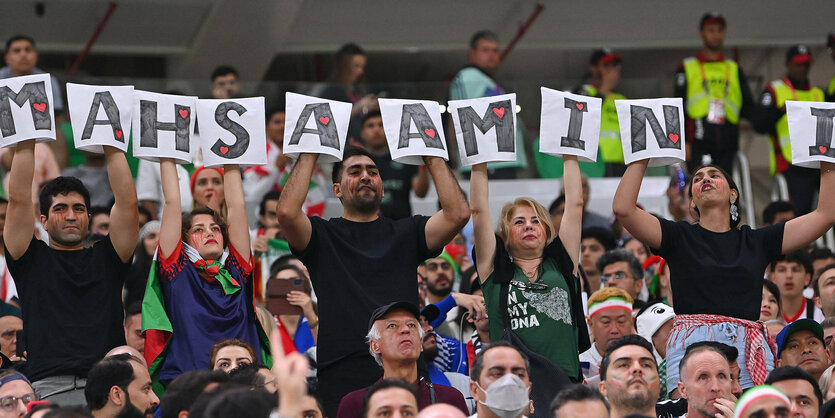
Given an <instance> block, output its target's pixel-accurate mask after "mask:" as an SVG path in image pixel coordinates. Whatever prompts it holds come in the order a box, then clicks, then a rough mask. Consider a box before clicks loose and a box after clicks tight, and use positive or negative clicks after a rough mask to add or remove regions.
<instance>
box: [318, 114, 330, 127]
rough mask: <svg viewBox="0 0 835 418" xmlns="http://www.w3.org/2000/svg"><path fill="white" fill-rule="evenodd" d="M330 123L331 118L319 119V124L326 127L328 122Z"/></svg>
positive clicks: (323, 117)
mask: <svg viewBox="0 0 835 418" xmlns="http://www.w3.org/2000/svg"><path fill="white" fill-rule="evenodd" d="M330 121H331V118H329V117H327V116H322V117H321V118H319V122H322V125H327V124H328V122H330Z"/></svg>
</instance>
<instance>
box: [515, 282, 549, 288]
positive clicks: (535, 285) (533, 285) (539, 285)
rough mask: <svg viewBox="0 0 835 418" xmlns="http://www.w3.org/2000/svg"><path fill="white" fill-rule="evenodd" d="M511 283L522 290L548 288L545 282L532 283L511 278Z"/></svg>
mask: <svg viewBox="0 0 835 418" xmlns="http://www.w3.org/2000/svg"><path fill="white" fill-rule="evenodd" d="M510 284H512V285H513V286H516V287H518V288H519V289H522V290H548V285H547V284H544V283H531V282H523V281H519V280H511V281H510Z"/></svg>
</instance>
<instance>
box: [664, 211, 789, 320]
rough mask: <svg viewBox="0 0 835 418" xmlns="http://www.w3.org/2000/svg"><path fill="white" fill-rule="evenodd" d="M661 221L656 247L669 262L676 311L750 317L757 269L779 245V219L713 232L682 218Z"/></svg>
mask: <svg viewBox="0 0 835 418" xmlns="http://www.w3.org/2000/svg"><path fill="white" fill-rule="evenodd" d="M660 221H661V234H662V238H661V248H659V249H657V250H656V249H653V251H654V252H655V253H656V254H658V255H660V256H662V257H664V259H666V260H667V263H668V265H669V266H670V274H671V277H670V281H671V284H672V290H673V301H674V302H675V304H676V313H678V314H714V315H724V316H729V317H733V318H741V319H747V320H750V321H756V320H758V319H759V317H760V313H759V312H760V304H761V303H762V289H763V274H764V273H765V269H766V267H768V264H769V263H770V262H771V260H774V259H775V258H777V257H778V256H779V255H780V253H781V252H782V247H783V227H784V226H785V224H783V223H779V224H776V225H771V226H767V227H764V228H760V229H751V227H749V226H748V225H743V226H742V227H740V228H739V229H736V228H732V229H731V230H730V231H728V232H723V233H716V232H711V231H708V230H707V229H704V228H702V227H701V226H699V225H698V224H697V225H691V224H689V223H687V222H684V221H681V222H672V221H668V220H660Z"/></svg>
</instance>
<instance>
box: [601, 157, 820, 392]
mask: <svg viewBox="0 0 835 418" xmlns="http://www.w3.org/2000/svg"><path fill="white" fill-rule="evenodd" d="M647 165H648V160H641V161H637V162H634V163H632V164H630V165H629V166H628V167H627V169H626V173H625V174H624V176H623V177H622V178H621V181H620V185H619V186H618V190H617V192H616V193H615V198H614V204H613V206H612V208H613V210H614V212H615V215H617V217H618V220H619V221H620V222H621V224H622V225H623V226H624V228H626V230H627V231H629V233H630V234H631V235H632V236H633V237H635V238H637V239H638V240H640V241H641V242H644V243H646V244H647V245H649V247H650V248H651V249H652V251H653V253H655V254H658V255H660V256H662V257H664V259H665V260H666V261H667V263H668V264H669V266H670V272H671V277H670V280H671V285H672V293H673V299H674V300H675V307H676V313H677V314H678V315H677V316H676V320H675V325H674V329H673V332H672V334H671V335H670V338H669V340H668V342H667V387H668V388H674V387H676V384H677V383H678V380H679V376H678V369H679V367H678V365H679V362H680V361H681V358H682V356H683V355H684V349H685V348H686V347H687V346H688V345H690V344H692V343H694V342H698V341H708V340H710V341H718V342H722V343H725V344H728V345H732V346H734V347H736V348H737V349H738V350H739V353H740V354H739V359H738V362H739V364H740V369H741V373H740V384H741V386H742V388H743V389H746V388H750V387H752V386H754V385H759V384H762V383H763V382H764V381H765V378H766V376H767V374H768V372H769V371H770V370H771V369H773V368H774V357H775V353H774V351H775V350H774V347H771V346H770V345H769V343H768V342H767V339H766V330H765V327H764V325H763V323H762V322H759V321H758V320H759V318H760V307H761V305H762V289H763V283H762V277H763V272H764V271H765V269H766V267H767V266H768V264H769V262H771V261H772V260H774V259H775V258H777V257H778V256H779V255H780V254H783V253H787V252H791V251H794V250H797V249H799V248H802V247H804V246H806V245H808V244H809V243H811V242H812V241H814V240H815V239H817V238H818V237H820V236H821V235H823V234H824V233H825V232H826V231H827V230H828V229H829V228H831V227H832V224H833V222H835V201H833V200H832V199H821V200H820V202H819V204H818V208H817V209H816V210H815V211H814V212H812V213H809V214H808V215H804V216H801V217H799V218H796V219H793V220H791V221H788V222H786V223H785V224H783V223H781V224H778V225H772V226H767V227H764V228H760V229H756V230H755V229H751V227H749V226H747V225H743V226H741V227H740V226H739V223H740V216H739V215H740V214H739V207H738V206H737V201H738V199H739V197H740V196H739V188H738V187H737V185H736V184H735V183H734V181H733V179H732V178H731V177H730V176H729V175H728V173H726V172H725V171H724V170H722V169H721V168H719V167H717V166H715V165H707V166H703V167H700V168H698V169H697V170H696V171H695V172H694V173H693V177H692V178H691V180H690V182H689V184H688V185H687V194H688V196H690V209H691V211H693V212H695V213H696V214H697V215H698V222H697V223H696V224H690V223H687V222H684V221H680V222H672V221H668V220H664V219H658V218H656V217H655V216H653V215H650V214H649V213H647V212H645V211H644V210H642V209H641V208H639V207H638V206H637V200H638V191H639V189H640V187H641V181H642V180H643V177H644V173H645V172H646V168H647ZM833 168H835V164H831V163H826V162H821V188H820V195H821V196H827V193H829V192H835V173H833V172H832V169H833Z"/></svg>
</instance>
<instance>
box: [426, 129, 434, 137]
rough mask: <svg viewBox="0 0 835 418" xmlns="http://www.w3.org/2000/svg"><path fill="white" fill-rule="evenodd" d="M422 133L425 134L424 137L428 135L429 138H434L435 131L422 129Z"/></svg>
mask: <svg viewBox="0 0 835 418" xmlns="http://www.w3.org/2000/svg"><path fill="white" fill-rule="evenodd" d="M423 132H426V135H429V136H430V137H431V138H434V137H435V130H434V129H424V130H423Z"/></svg>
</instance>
